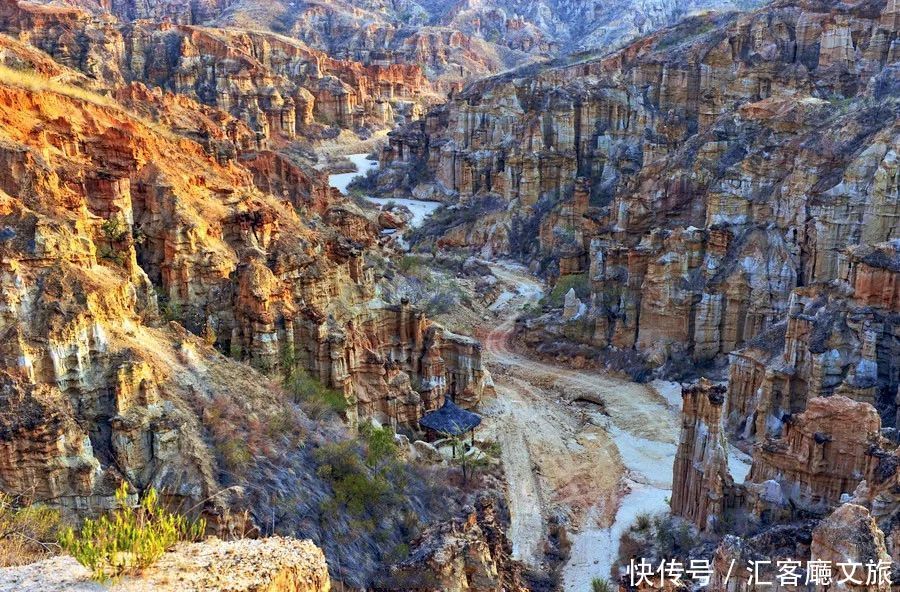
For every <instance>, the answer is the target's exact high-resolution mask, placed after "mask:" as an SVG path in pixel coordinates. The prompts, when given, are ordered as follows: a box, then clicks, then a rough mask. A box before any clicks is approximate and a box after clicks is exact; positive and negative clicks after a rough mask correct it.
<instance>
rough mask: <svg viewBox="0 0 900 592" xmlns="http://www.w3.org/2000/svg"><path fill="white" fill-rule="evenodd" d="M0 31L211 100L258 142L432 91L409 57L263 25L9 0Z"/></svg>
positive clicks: (416, 99) (389, 109)
mask: <svg viewBox="0 0 900 592" xmlns="http://www.w3.org/2000/svg"><path fill="white" fill-rule="evenodd" d="M117 12H118V11H117ZM127 14H128V11H126V15H127ZM195 16H202V13H200V12H199V11H198V14H195ZM176 20H184V19H177V18H176ZM201 20H202V19H201ZM0 29H2V30H3V31H4V32H6V33H8V34H11V35H15V36H17V37H18V38H19V39H20V40H23V41H27V42H29V43H31V44H32V45H34V46H35V47H38V48H40V49H42V50H44V51H46V52H47V53H48V54H49V55H50V56H52V57H53V58H54V59H56V60H57V61H59V62H60V63H62V64H64V65H66V66H68V67H70V68H72V69H75V70H80V71H82V72H85V73H86V74H87V75H89V76H90V77H92V78H96V79H99V80H103V81H106V82H107V83H108V84H111V85H118V84H122V83H123V82H126V81H139V82H145V83H147V84H150V85H153V86H158V87H160V88H163V89H166V90H169V91H172V92H176V93H180V94H185V95H187V96H190V97H193V98H195V99H196V100H198V101H200V102H201V103H204V104H206V105H209V106H214V107H218V108H219V109H222V110H224V111H226V112H228V113H230V114H232V115H233V116H235V117H237V118H239V119H241V120H242V121H244V122H245V123H246V124H247V125H249V126H250V127H251V129H252V130H253V131H254V133H255V134H256V135H257V142H258V143H259V144H260V147H263V145H264V144H265V143H266V141H267V140H268V139H269V138H272V139H276V140H278V139H280V140H291V139H294V138H295V137H296V136H297V133H298V131H300V132H302V131H305V130H308V129H309V126H310V125H311V124H313V123H315V122H319V123H321V124H325V125H337V126H340V127H346V128H353V127H354V126H362V125H376V126H385V125H390V124H393V123H395V121H397V119H395V117H396V118H400V119H399V120H400V121H402V118H403V117H406V116H408V115H412V114H414V112H416V111H417V110H420V109H421V106H422V105H423V104H424V101H428V100H433V99H434V97H432V96H431V94H430V92H431V91H430V86H429V84H428V83H427V81H426V80H425V78H424V77H423V73H422V70H421V68H419V67H418V66H417V65H405V64H385V65H382V64H371V65H364V64H361V63H359V62H354V61H349V60H339V59H333V58H331V57H329V56H328V55H326V54H325V53H323V52H321V51H319V50H316V49H312V48H310V47H309V46H307V45H305V44H304V43H302V42H300V41H297V40H291V39H288V38H285V37H282V36H278V35H275V34H271V33H265V32H257V31H247V30H242V29H211V28H205V27H200V26H194V25H189V24H181V25H173V24H171V23H169V22H167V21H162V22H160V21H151V20H139V21H136V22H134V23H131V24H125V23H123V22H121V21H119V20H118V19H117V18H116V17H115V16H113V15H111V14H109V13H106V12H103V11H87V10H82V9H79V8H72V7H66V8H59V7H51V6H43V5H39V4H33V3H29V2H17V1H16V0H4V2H3V3H2V5H0ZM411 105H415V106H416V107H415V108H413V107H410V106H411Z"/></svg>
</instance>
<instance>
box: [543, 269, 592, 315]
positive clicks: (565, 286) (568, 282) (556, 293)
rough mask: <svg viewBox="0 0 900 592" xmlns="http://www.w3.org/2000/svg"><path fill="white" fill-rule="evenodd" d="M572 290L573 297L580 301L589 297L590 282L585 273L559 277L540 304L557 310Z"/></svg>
mask: <svg viewBox="0 0 900 592" xmlns="http://www.w3.org/2000/svg"><path fill="white" fill-rule="evenodd" d="M572 288H574V289H575V295H576V296H578V297H579V298H581V299H582V300H584V299H586V298H590V296H591V282H590V279H589V278H588V275H587V274H586V273H577V274H571V275H564V276H561V277H560V278H559V279H558V280H557V281H556V285H555V286H553V289H552V290H550V293H549V294H547V295H546V296H544V298H543V299H542V300H541V304H543V305H549V306H551V307H553V308H559V307H561V306H562V305H563V301H564V300H565V298H566V294H567V293H568V292H569V290H571V289H572Z"/></svg>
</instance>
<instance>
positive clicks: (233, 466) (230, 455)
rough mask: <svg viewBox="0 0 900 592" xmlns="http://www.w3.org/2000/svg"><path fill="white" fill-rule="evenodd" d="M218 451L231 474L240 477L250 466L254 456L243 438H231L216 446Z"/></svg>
mask: <svg viewBox="0 0 900 592" xmlns="http://www.w3.org/2000/svg"><path fill="white" fill-rule="evenodd" d="M216 450H217V451H218V453H219V456H221V457H222V460H223V461H224V462H225V466H226V467H227V468H228V470H229V471H230V472H231V473H235V474H238V475H241V474H243V472H244V470H246V468H247V467H249V466H250V462H251V461H252V460H253V456H252V455H251V454H250V448H249V446H247V442H246V441H245V440H244V439H243V438H239V437H235V438H229V439H228V440H225V441H224V442H220V443H219V444H217V445H216Z"/></svg>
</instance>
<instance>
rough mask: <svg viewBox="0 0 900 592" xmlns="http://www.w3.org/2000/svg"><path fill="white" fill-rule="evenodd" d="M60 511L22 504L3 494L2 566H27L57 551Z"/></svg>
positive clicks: (0, 511) (0, 516) (0, 496)
mask: <svg viewBox="0 0 900 592" xmlns="http://www.w3.org/2000/svg"><path fill="white" fill-rule="evenodd" d="M58 528H59V513H58V512H57V511H56V510H52V509H50V508H48V507H46V506H41V505H27V504H24V505H20V500H18V499H16V498H13V497H12V496H9V495H7V494H5V493H0V567H13V566H16V565H26V564H28V563H33V562H35V561H38V560H39V559H43V558H44V557H46V556H47V555H50V554H53V553H56V552H57V551H58V549H59V548H58V546H57V545H56V535H57V530H58Z"/></svg>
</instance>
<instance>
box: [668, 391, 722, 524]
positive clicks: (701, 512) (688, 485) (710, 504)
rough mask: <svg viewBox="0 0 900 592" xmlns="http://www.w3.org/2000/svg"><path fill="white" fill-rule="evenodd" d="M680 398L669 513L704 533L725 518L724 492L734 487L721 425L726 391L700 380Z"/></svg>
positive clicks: (683, 392)
mask: <svg viewBox="0 0 900 592" xmlns="http://www.w3.org/2000/svg"><path fill="white" fill-rule="evenodd" d="M682 398H683V401H682V408H681V420H682V424H681V438H680V440H679V444H678V453H677V455H676V457H675V466H674V468H673V475H675V477H676V478H675V479H674V480H673V488H672V504H671V505H672V513H673V514H675V515H677V516H682V517H683V518H686V519H687V520H690V521H691V522H693V523H694V524H696V525H697V526H698V527H700V528H702V529H705V528H707V526H708V525H709V523H710V522H713V521H715V520H716V519H717V518H718V517H720V516H722V515H723V514H724V511H725V501H726V500H725V498H726V490H727V489H730V488H731V487H732V486H733V480H732V479H731V475H729V473H728V452H727V450H728V449H727V442H726V440H725V433H724V430H723V424H722V404H723V403H724V402H725V388H724V387H722V386H716V385H713V384H712V383H710V382H709V381H707V380H705V379H703V380H701V381H700V382H699V383H698V384H696V385H693V386H691V387H689V388H685V389H683V390H682Z"/></svg>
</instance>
